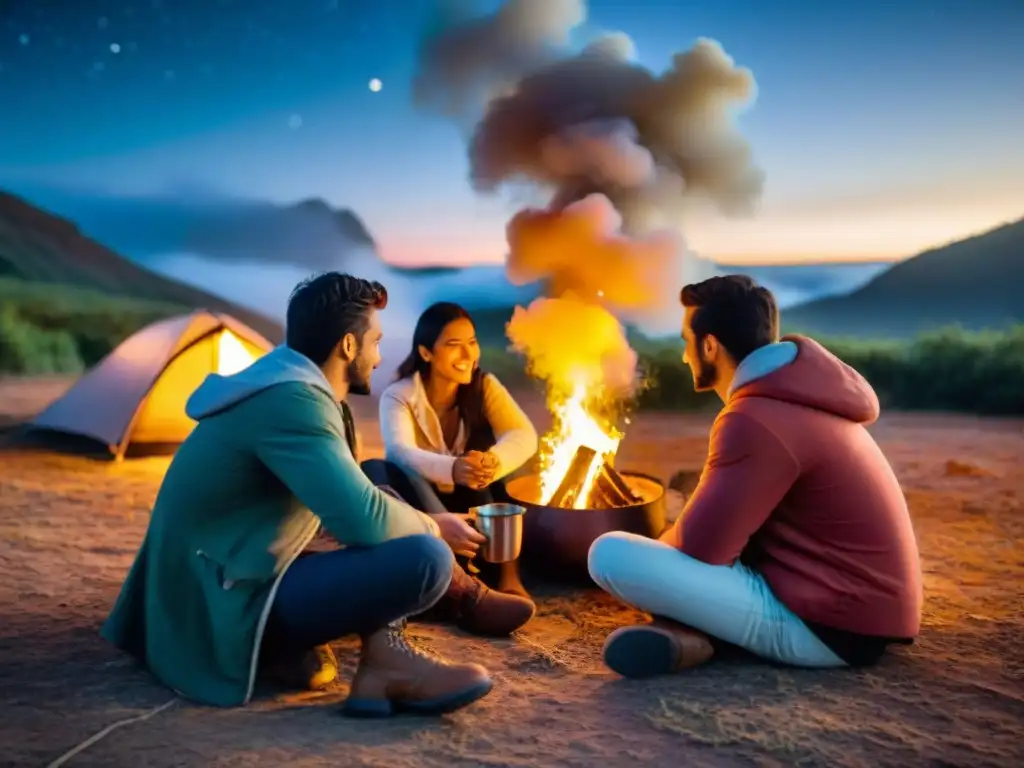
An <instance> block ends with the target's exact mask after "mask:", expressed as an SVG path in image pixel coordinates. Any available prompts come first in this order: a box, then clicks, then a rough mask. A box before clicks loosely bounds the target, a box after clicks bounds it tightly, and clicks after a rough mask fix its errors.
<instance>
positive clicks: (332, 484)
mask: <svg viewBox="0 0 1024 768" xmlns="http://www.w3.org/2000/svg"><path fill="white" fill-rule="evenodd" d="M386 304H387V293H386V291H385V289H384V287H383V286H382V285H380V284H379V283H373V282H368V281H366V280H361V279H359V278H354V277H351V276H349V275H343V274H338V273H329V274H326V275H321V276H319V277H317V278H315V279H312V280H309V281H306V282H304V283H302V284H300V285H299V286H298V287H297V288H296V290H295V291H294V292H293V294H292V297H291V299H290V301H289V305H288V315H287V340H286V345H285V346H283V347H279V348H277V349H275V350H274V351H272V352H270V353H269V354H267V355H266V356H264V357H262V358H260V359H259V360H257V361H256V362H255V363H253V364H252V365H251V366H249V367H248V368H247V369H245V370H244V371H241V372H240V373H237V374H235V375H233V376H220V375H217V374H213V375H211V376H209V377H208V378H207V380H206V381H205V382H204V383H203V384H202V385H201V386H200V387H199V388H198V389H197V390H196V392H195V393H194V394H193V395H192V397H191V398H190V399H189V402H188V406H187V412H188V414H189V416H190V417H191V418H193V419H195V420H196V421H197V422H198V424H197V425H196V428H195V429H194V430H193V432H192V434H191V435H189V437H188V438H187V439H186V440H185V441H184V443H182V445H181V446H180V448H179V449H178V451H177V453H176V455H175V457H174V460H173V461H172V462H171V466H170V468H169V469H168V471H167V474H166V476H165V478H164V481H163V484H162V486H161V488H160V492H159V494H158V496H157V500H156V504H155V506H154V508H153V513H152V516H151V518H150V521H149V527H148V529H147V531H146V536H145V539H144V540H143V543H142V547H141V549H140V550H139V553H138V555H137V556H136V559H135V562H134V564H133V565H132V568H131V571H130V572H129V574H128V577H127V579H126V581H125V583H124V585H123V587H122V590H121V593H120V595H119V597H118V599H117V602H116V604H115V605H114V608H113V610H112V612H111V615H110V617H109V618H108V619H107V622H106V623H105V625H104V627H103V630H102V634H103V636H104V637H105V638H106V639H108V640H109V641H110V642H112V643H114V644H115V645H116V646H117V647H119V648H120V649H122V650H124V651H126V652H128V653H131V654H132V655H134V656H136V657H137V658H139V659H140V660H141V661H142V662H143V663H145V664H146V665H147V666H148V667H149V669H150V670H151V671H152V672H153V673H154V674H155V675H156V676H157V677H158V678H159V679H160V680H162V681H163V682H164V683H165V684H167V685H168V686H170V687H171V688H173V689H174V690H176V691H177V692H179V693H180V694H181V695H182V696H185V697H187V698H189V699H194V700H196V701H200V702H203V703H206V704H212V705H218V706H235V705H240V704H245V703H247V702H248V701H249V700H250V698H251V697H252V693H253V688H254V685H255V682H256V678H257V673H258V672H260V671H261V670H269V669H277V670H281V669H282V668H283V669H289V668H291V669H292V670H293V672H294V671H295V670H296V668H297V667H300V668H301V667H302V666H303V665H305V668H306V671H307V673H308V672H309V670H310V666H309V660H310V657H311V655H315V652H316V651H319V654H320V656H319V658H320V663H321V667H326V668H327V671H326V675H327V677H328V678H333V672H334V670H336V662H335V661H334V659H333V656H332V655H331V654H330V651H329V650H326V643H328V642H330V641H332V640H335V639H337V638H339V637H342V636H344V635H349V634H357V635H358V636H359V637H360V639H361V642H362V651H361V656H360V660H359V666H358V668H357V671H356V674H355V677H354V679H353V682H352V686H351V692H350V694H349V697H348V699H347V701H346V703H345V707H344V711H345V712H346V713H348V714H350V715H353V716H387V715H390V714H391V713H392V712H394V711H395V710H410V711H415V712H420V713H440V712H450V711H452V710H454V709H458V708H460V707H463V706H466V705H468V704H470V703H472V702H473V701H476V700H477V699H479V698H480V697H482V696H484V695H486V694H487V693H488V692H489V691H490V690H491V686H492V682H491V680H490V677H489V675H488V673H487V671H486V670H485V669H484V668H483V667H481V666H479V665H477V664H453V663H449V662H447V661H445V660H443V659H441V658H439V657H436V656H433V655H430V654H427V653H425V652H422V651H420V650H418V649H416V648H415V647H414V646H412V645H411V644H410V643H409V641H408V640H407V638H406V637H405V635H404V622H405V618H406V617H408V616H413V615H416V614H419V613H422V612H423V611H425V610H427V609H428V608H430V607H431V606H433V605H434V604H435V603H436V602H438V600H440V599H441V597H442V596H444V595H445V593H446V592H448V591H449V588H450V585H451V582H452V573H453V565H454V559H453V555H452V551H451V549H450V547H449V546H448V545H447V544H446V543H445V542H444V541H443V540H442V539H441V538H439V531H438V527H437V524H436V523H435V522H434V521H433V520H431V519H430V518H429V517H427V516H426V515H424V514H422V513H421V512H419V511H417V510H415V509H413V508H412V507H410V506H409V505H407V504H405V503H403V502H402V501H400V500H398V499H396V498H394V497H392V496H390V495H388V494H387V493H385V492H383V491H381V490H380V489H378V488H376V487H374V486H373V485H372V484H371V483H370V481H369V480H368V479H367V478H366V476H365V475H364V474H363V473H362V471H361V470H360V468H359V465H358V464H357V463H356V459H355V456H354V455H353V447H354V440H355V438H354V434H353V428H352V424H351V419H350V418H346V417H347V410H346V409H344V408H343V407H341V406H340V405H339V404H340V403H343V402H344V400H345V398H346V397H347V395H348V393H349V392H357V393H358V392H368V391H369V381H370V374H371V373H372V371H373V369H374V368H376V367H377V365H378V364H379V363H380V352H379V349H378V345H379V341H380V338H381V330H380V323H379V320H378V318H377V311H378V310H381V309H383V308H384V307H385V306H386ZM321 525H322V526H323V527H324V528H325V529H326V531H327V532H328V533H329V534H330V535H331V536H333V538H334V539H336V540H337V542H338V543H339V544H340V545H341V547H340V548H338V549H335V550H334V551H330V552H323V553H312V554H310V553H305V552H304V550H306V547H307V545H308V544H309V543H310V541H311V540H312V539H313V538H314V537H315V536H316V534H317V533H318V531H319V530H320V528H321ZM315 666H316V665H315V664H314V665H313V667H314V668H315ZM332 666H333V667H334V669H331V667H332ZM293 676H294V675H293Z"/></svg>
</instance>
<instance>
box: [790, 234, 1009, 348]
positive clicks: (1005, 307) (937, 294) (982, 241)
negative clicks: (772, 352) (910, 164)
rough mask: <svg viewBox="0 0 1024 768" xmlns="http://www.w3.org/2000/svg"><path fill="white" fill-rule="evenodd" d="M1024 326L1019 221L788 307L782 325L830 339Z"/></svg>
mask: <svg viewBox="0 0 1024 768" xmlns="http://www.w3.org/2000/svg"><path fill="white" fill-rule="evenodd" d="M1021 322H1024V219H1021V220H1019V221H1016V222H1012V223H1010V224H1004V225H1002V226H1000V227H996V228H995V229H992V230H989V231H987V232H984V233H982V234H980V235H976V236H974V237H969V238H966V239H965V240H960V241H958V242H955V243H951V244H949V245H944V246H941V247H937V248H933V249H931V250H928V251H925V252H923V253H921V254H918V255H917V256H913V257H911V258H909V259H907V260H905V261H902V262H899V263H898V264H896V265H894V266H893V267H891V268H890V269H888V270H886V271H885V272H883V273H882V274H880V275H878V276H877V277H875V278H874V279H872V280H870V281H869V282H868V283H866V284H865V285H864V286H862V287H861V288H858V289H857V290H855V291H852V292H850V293H848V294H846V295H841V296H831V297H828V298H823V299H819V300H817V301H811V302H807V303H805V304H800V305H798V306H795V307H791V308H789V309H787V310H785V311H784V312H783V324H784V325H785V326H786V327H787V328H792V329H794V330H800V331H805V332H809V333H818V334H823V335H830V336H837V335H842V336H870V337H876V338H907V337H911V336H914V335H916V334H918V333H921V332H923V331H927V330H930V329H934V328H938V327H942V326H949V325H959V326H961V327H963V328H964V329H967V330H983V329H990V328H991V329H998V328H1005V327H1006V326H1008V325H1012V324H1014V323H1021Z"/></svg>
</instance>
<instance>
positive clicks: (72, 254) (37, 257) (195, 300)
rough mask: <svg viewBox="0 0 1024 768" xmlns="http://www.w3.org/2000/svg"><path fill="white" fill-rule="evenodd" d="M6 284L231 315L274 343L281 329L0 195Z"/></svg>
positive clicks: (0, 259) (0, 258)
mask: <svg viewBox="0 0 1024 768" xmlns="http://www.w3.org/2000/svg"><path fill="white" fill-rule="evenodd" d="M0 278H4V282H5V283H6V284H7V287H8V288H10V286H11V285H12V281H23V282H25V283H27V284H29V285H31V286H32V287H33V290H35V291H37V292H38V287H39V285H41V284H42V285H46V284H50V285H62V286H70V287H71V288H74V289H76V290H78V291H81V290H82V289H86V290H89V291H91V292H93V293H100V294H103V295H109V296H111V297H124V298H129V299H132V300H135V301H140V300H141V301H150V302H153V303H155V304H159V305H162V306H164V307H165V309H166V310H167V311H168V312H170V311H172V310H173V309H174V308H180V310H182V311H187V310H188V309H194V308H199V307H204V308H207V309H210V310H214V311H218V312H224V313H227V314H230V315H232V316H234V317H236V318H237V319H239V320H240V321H242V322H244V323H246V324H248V325H249V326H251V327H252V328H253V329H255V330H256V331H258V332H260V333H261V334H263V335H264V336H266V337H267V338H268V339H270V340H271V341H273V342H274V343H278V342H280V341H281V340H282V339H283V338H284V329H283V328H282V327H281V325H280V323H278V322H276V321H274V320H272V319H270V318H268V317H265V316H264V315H262V314H260V313H258V312H254V311H252V310H250V309H246V308H244V307H241V306H239V305H238V304H235V303H232V302H230V301H226V300H225V299H222V298H220V297H218V296H215V295H213V294H212V293H208V292H206V291H203V290H200V289H198V288H195V287H193V286H191V285H187V284H185V283H182V282H179V281H176V280H172V279H169V278H167V277H163V276H161V275H158V274H156V273H155V272H151V271H150V270H148V269H146V268H144V267H142V266H140V265H138V264H136V263H134V262H132V261H130V260H128V259H126V258H124V257H123V256H120V255H119V254H117V253H115V252H114V251H112V250H110V249H109V248H106V247H104V246H103V245H100V244H99V243H97V242H96V241H94V240H92V239H90V238H88V237H86V236H85V235H83V234H82V233H81V232H80V231H79V229H78V228H77V227H76V226H75V224H73V223H72V222H70V221H68V220H67V219H63V218H61V217H59V216H55V215H53V214H51V213H48V212H46V211H44V210H42V209H40V208H37V207H36V206H34V205H31V204H30V203H28V202H26V201H25V200H23V199H21V198H19V197H16V196H14V195H11V194H7V193H4V192H0Z"/></svg>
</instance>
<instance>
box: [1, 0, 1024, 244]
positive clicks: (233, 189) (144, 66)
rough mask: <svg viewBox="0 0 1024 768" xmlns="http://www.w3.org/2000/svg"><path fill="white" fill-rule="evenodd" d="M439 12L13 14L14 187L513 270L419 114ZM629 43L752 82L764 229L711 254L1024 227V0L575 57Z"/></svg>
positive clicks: (21, 0) (94, 1)
mask: <svg viewBox="0 0 1024 768" xmlns="http://www.w3.org/2000/svg"><path fill="white" fill-rule="evenodd" d="M432 6H433V3H432V2H429V1H428V0H378V2H368V3H364V2H354V1H352V0H120V1H119V2H115V1H114V0H109V1H107V0H0V105H3V106H2V108H0V110H2V111H0V188H7V189H11V190H13V191H15V192H18V191H21V190H31V189H36V188H46V187H50V188H53V187H73V188H76V189H79V190H84V191H86V192H88V193H89V194H105V193H132V194H136V193H154V192H166V191H171V192H174V193H175V194H179V193H182V192H181V190H187V189H188V188H189V187H191V186H201V187H214V188H216V189H219V190H222V191H224V192H228V193H232V194H244V195H247V196H252V197H257V198H260V199H266V200H274V201H281V202H288V201H292V200H297V199H301V198H307V197H310V196H316V195H319V196H322V197H324V198H326V199H327V200H329V201H330V202H332V203H333V204H336V205H339V206H350V207H352V208H353V209H354V210H355V211H357V212H358V213H359V214H360V215H361V216H362V217H363V218H364V219H365V220H366V222H367V223H368V225H369V227H370V229H371V230H372V231H373V232H374V234H375V235H376V236H377V238H378V240H379V241H380V243H381V246H382V251H383V253H384V256H385V257H386V258H387V259H389V260H393V261H399V262H406V263H409V262H435V263H436V262H458V263H465V262H468V261H497V260H500V259H501V257H502V254H503V253H504V242H503V237H504V232H503V229H504V223H505V221H506V219H507V218H508V216H509V215H510V213H512V212H513V211H514V205H513V204H512V203H511V202H509V201H508V200H507V199H501V198H495V199H489V198H480V197H478V196H476V195H474V194H473V192H472V191H471V190H470V188H469V184H468V182H467V181H466V173H467V163H466V159H465V148H464V144H463V140H462V137H461V136H460V134H459V132H458V130H457V129H456V128H455V127H453V126H452V125H451V124H449V123H446V122H444V121H442V120H440V119H438V118H435V117H432V116H429V115H424V114H421V113H418V112H417V111H416V110H415V109H414V108H413V106H412V100H411V98H410V95H409V94H410V86H411V79H412V76H413V73H414V67H415V53H416V45H417V40H418V38H419V35H420V34H421V30H422V29H423V25H424V23H425V22H426V20H427V19H428V17H429V14H430V12H431V8H432ZM486 6H487V4H486V3H484V7H486ZM614 29H619V30H622V31H625V32H627V33H628V34H629V35H631V36H632V37H633V39H634V41H635V42H636V45H637V48H638V50H639V60H640V62H641V63H643V64H645V65H647V66H649V67H651V68H652V69H655V70H659V71H660V70H661V69H663V68H664V67H665V66H666V64H667V62H668V61H669V59H670V57H671V54H672V53H673V51H675V50H677V49H681V48H685V47H687V46H688V45H689V44H690V43H691V42H692V41H693V40H694V38H696V37H698V36H706V37H712V38H715V39H717V40H719V41H720V42H721V43H722V44H723V45H724V47H725V49H726V51H727V52H728V53H729V54H730V55H732V56H733V57H734V58H735V59H736V60H737V62H738V63H739V64H740V65H743V66H749V67H750V68H751V69H752V70H753V72H754V75H755V77H756V79H757V81H758V88H759V94H758V99H757V102H756V103H755V105H754V106H753V108H752V109H750V110H749V111H748V112H747V113H746V114H745V115H744V116H743V118H742V120H741V125H742V126H743V130H744V132H745V134H746V135H747V137H748V138H749V139H750V141H751V142H752V144H753V147H754V150H755V153H756V157H757V160H758V162H759V164H760V165H761V166H762V167H763V168H764V169H765V171H766V173H767V191H766V195H765V198H764V202H763V206H762V210H761V212H760V214H759V215H758V216H757V217H756V218H755V219H753V220H750V221H722V220H718V221H709V222H707V223H704V224H701V225H700V226H698V227H696V228H695V229H694V230H693V231H691V232H690V233H689V239H690V242H691V244H692V245H693V246H694V247H695V248H697V250H699V251H701V252H703V253H706V254H707V255H710V256H715V257H718V258H725V259H743V260H747V261H750V260H778V259H786V260H788V259H792V258H800V257H826V258H829V257H831V258H845V257H860V258H877V257H896V256H903V255H909V254H910V253H911V252H913V251H914V250H917V249H919V248H921V247H923V246H926V245H930V244H933V243H936V242H939V241H944V240H946V239H949V238H952V237H956V236H959V235H963V234H967V233H969V232H971V231H975V230H977V229H981V228H987V227H988V226H991V225H994V224H997V223H999V222H1001V221H1003V220H1006V219H1009V218H1016V217H1019V216H1020V215H1022V214H1024V141H1022V140H1021V139H1020V136H1021V135H1024V134H1022V132H1024V127H1022V126H1024V45H1021V44H1020V40H1021V39H1024V3H1020V2H1019V0H975V1H974V2H972V1H971V0H944V1H940V2H924V1H923V0H902V2H893V0H872V1H868V2H858V3H853V2H840V1H839V0H834V2H816V1H815V0H799V1H797V0H773V1H772V2H766V1H765V0H719V1H718V2H704V3H695V2H685V1H684V0H632V1H631V0H618V1H616V0H591V2H590V19H589V21H588V24H587V25H586V26H585V27H583V28H581V29H580V30H579V35H578V36H579V41H580V42H582V41H585V40H586V39H587V37H588V36H592V35H593V34H595V33H597V32H600V31H605V30H614ZM372 78H380V79H381V80H382V82H383V88H382V89H381V90H380V92H379V93H375V92H373V91H371V89H370V88H369V87H368V83H369V81H370V80H371V79H372Z"/></svg>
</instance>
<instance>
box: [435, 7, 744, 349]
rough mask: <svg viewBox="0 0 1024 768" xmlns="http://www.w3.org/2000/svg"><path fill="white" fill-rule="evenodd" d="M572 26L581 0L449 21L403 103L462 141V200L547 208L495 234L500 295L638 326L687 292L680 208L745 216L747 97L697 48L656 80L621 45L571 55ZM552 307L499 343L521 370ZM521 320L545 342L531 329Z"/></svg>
mask: <svg viewBox="0 0 1024 768" xmlns="http://www.w3.org/2000/svg"><path fill="white" fill-rule="evenodd" d="M585 19H586V6H585V4H584V2H583V1H582V0H509V2H506V3H505V4H504V5H503V6H502V7H501V8H500V9H499V10H498V11H497V12H496V13H495V14H493V15H491V16H482V17H480V16H471V15H469V14H467V13H465V12H461V13H455V12H450V13H449V14H448V15H447V16H443V17H441V18H439V20H438V23H437V24H436V26H435V28H434V29H433V30H432V31H431V33H430V34H429V35H428V36H427V37H426V39H425V41H424V43H423V47H422V50H421V56H420V72H419V75H418V77H417V80H416V83H415V95H416V98H417V101H418V103H419V104H420V106H422V107H424V108H427V109H431V110H433V111H436V112H440V113H441V114H443V115H445V116H447V117H449V118H452V119H454V120H457V121H458V122H460V123H461V124H463V125H468V126H471V129H470V136H469V140H468V141H469V148H468V152H469V161H470V176H471V183H472V185H473V187H474V188H475V189H476V190H478V191H480V192H494V191H497V190H499V189H500V188H502V187H505V186H510V185H514V184H522V183H526V184H530V185H533V186H534V187H535V188H538V189H540V190H543V191H546V192H547V193H548V194H549V195H550V198H549V203H548V208H547V210H543V211H541V210H527V211H523V212H520V213H519V214H518V215H517V216H515V217H514V218H513V219H512V221H511V222H510V223H509V225H508V240H509V245H510V251H511V253H510V256H509V259H508V262H507V272H508V277H509V279H510V280H511V281H512V282H514V283H524V282H529V281H533V280H544V281H546V283H547V293H548V295H549V296H551V297H552V298H554V299H556V300H557V299H559V297H565V298H566V301H570V302H571V304H569V305H567V306H566V310H567V311H568V310H569V309H572V311H574V312H582V311H583V310H582V309H581V308H580V304H581V303H583V304H587V305H588V306H598V307H603V308H604V310H602V311H605V310H607V311H612V312H615V313H616V314H617V315H618V316H619V317H620V318H623V319H629V320H640V321H642V320H643V319H644V317H645V316H649V315H650V314H652V313H657V312H658V311H664V309H666V308H668V307H670V306H672V305H673V304H674V303H676V302H677V301H678V300H677V297H678V292H679V288H680V286H681V284H682V283H683V282H684V281H685V279H687V278H689V279H695V278H697V277H698V276H695V275H687V274H685V273H686V269H687V267H686V263H687V262H686V259H685V248H684V246H683V242H682V238H681V232H680V231H679V230H680V228H681V222H682V217H683V214H684V212H685V211H687V210H688V206H690V205H692V204H693V203H695V202H701V201H702V202H706V203H711V204H712V205H713V206H715V207H717V209H718V210H719V211H721V212H723V213H724V214H727V215H732V214H743V213H748V212H751V211H752V210H753V208H754V206H755V204H756V202H757V200H758V198H759V196H760V193H761V188H762V181H763V179H762V174H761V172H760V171H759V170H758V169H757V168H756V166H755V165H754V164H753V162H752V158H751V151H750V148H749V146H748V144H747V143H746V141H745V140H744V139H743V137H742V136H741V135H740V134H739V132H738V131H737V129H736V125H735V117H734V113H735V112H736V110H737V109H738V108H740V107H743V106H745V105H746V104H747V103H749V102H750V101H751V100H752V98H753V96H754V93H755V84H754V79H753V76H752V74H751V72H750V71H749V70H747V69H745V68H741V67H737V66H736V65H735V64H734V62H733V61H732V59H731V58H729V56H727V55H726V54H725V52H724V51H723V50H722V48H721V46H719V45H718V43H716V42H714V41H711V40H704V39H701V40H698V41H697V42H696V43H695V44H694V45H693V47H692V48H690V49H689V50H687V51H683V52H680V53H677V54H676V55H675V56H674V57H673V59H672V64H671V66H670V67H669V68H668V69H667V70H666V71H665V72H663V73H661V74H655V73H653V72H651V71H650V70H648V69H646V68H644V67H642V66H640V65H639V64H637V63H635V62H634V61H633V57H634V54H635V51H634V46H633V43H632V41H631V40H630V39H629V38H628V37H627V36H626V35H624V34H622V33H613V34H609V35H605V36H603V37H601V38H599V39H597V40H595V41H593V42H591V43H590V44H589V45H587V46H586V47H584V48H582V49H581V50H578V51H571V50H569V40H570V36H571V33H572V32H573V30H574V29H575V28H576V27H578V26H579V25H580V24H581V23H582V22H583V21H585ZM570 296H571V299H570ZM551 306H552V305H551V304H550V303H545V302H542V301H538V302H536V303H535V304H534V305H531V307H530V308H529V309H528V310H525V311H520V312H517V314H516V316H515V318H514V319H513V322H512V324H511V326H510V328H509V335H510V338H512V339H513V342H514V343H515V344H516V345H517V346H518V347H520V348H521V349H523V350H525V351H526V352H527V355H528V356H529V357H530V358H531V359H535V358H536V356H537V354H540V352H538V351H537V349H536V348H537V345H541V346H548V345H549V344H550V343H553V339H551V338H545V333H546V331H547V330H550V327H551V326H550V323H552V322H555V321H554V320H553V317H552V313H553V310H552V309H551ZM534 312H536V313H538V314H540V313H542V312H543V313H544V317H545V318H546V319H547V321H548V323H549V325H548V328H547V329H544V328H543V327H541V325H539V324H536V323H533V322H532V321H531V320H530V319H529V318H530V316H531V315H532V313H534ZM558 322H569V323H572V325H573V326H574V327H578V329H579V330H578V333H576V334H574V336H573V338H574V339H578V338H579V337H580V336H582V335H585V334H586V333H587V332H588V331H587V330H585V329H586V328H587V327H588V326H585V325H584V321H583V316H582V315H580V316H578V317H577V318H576V319H575V320H574V319H573V317H572V316H571V315H569V314H566V315H565V317H564V319H561V318H560V319H559V320H558ZM588 322H589V320H588ZM534 327H536V328H539V329H540V330H539V333H540V338H539V339H537V340H532V339H531V338H530V337H531V336H532V334H531V333H530V332H529V331H528V330H527V328H534ZM548 336H549V337H550V334H549V335H548ZM609 343H611V342H609ZM616 348H617V342H615V343H614V344H611V346H610V347H609V350H608V354H609V355H611V356H612V357H614V356H615V355H616V352H615V349H616ZM542 351H543V350H542ZM592 351H593V352H594V353H595V354H596V353H597V350H592ZM545 355H546V356H547V357H550V355H547V353H546V351H545V352H544V355H542V356H545ZM542 367H543V366H542Z"/></svg>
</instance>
